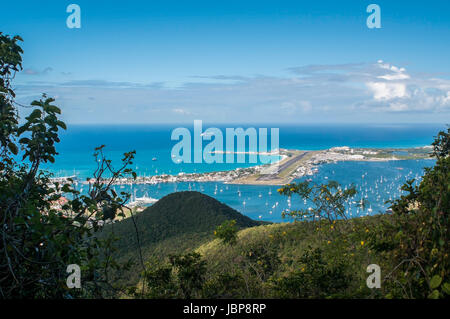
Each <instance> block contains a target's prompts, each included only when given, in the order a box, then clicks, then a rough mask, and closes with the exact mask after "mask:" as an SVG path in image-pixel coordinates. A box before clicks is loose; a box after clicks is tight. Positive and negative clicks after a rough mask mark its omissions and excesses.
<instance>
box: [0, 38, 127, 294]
mask: <svg viewBox="0 0 450 319" xmlns="http://www.w3.org/2000/svg"><path fill="white" fill-rule="evenodd" d="M21 41H22V39H21V38H20V37H19V36H15V37H12V38H11V37H10V36H7V35H3V34H2V33H0V157H1V161H0V219H1V221H2V227H1V228H0V296H1V297H2V298H73V297H80V296H82V297H105V296H106V295H110V294H112V293H114V292H115V288H117V287H114V286H113V284H112V283H111V278H110V271H109V270H110V269H115V270H120V269H125V268H126V267H127V266H128V265H122V266H121V265H118V264H117V263H116V262H115V260H114V258H113V257H112V253H113V247H112V243H113V242H114V238H112V237H108V238H106V239H104V240H100V239H98V238H97V237H96V236H95V231H97V230H99V229H101V227H102V225H103V224H104V220H105V219H106V217H108V218H111V219H112V218H114V217H115V214H116V212H119V214H123V210H124V209H127V208H126V206H125V203H126V202H127V200H128V199H129V197H130V195H129V194H127V193H121V194H119V195H118V194H116V193H115V192H114V190H113V189H112V188H111V185H112V184H113V183H114V182H115V181H116V180H117V179H118V178H121V177H123V176H130V175H131V176H134V177H135V174H134V173H133V172H132V170H131V169H129V168H128V166H129V165H131V164H132V163H133V159H134V154H135V153H134V152H129V153H125V154H124V158H123V159H122V165H121V167H120V168H119V169H117V170H115V169H114V168H113V167H112V163H111V161H110V160H108V159H106V158H105V157H104V155H103V151H102V149H103V146H102V147H99V148H97V149H96V150H95V154H94V155H95V157H96V159H97V164H98V167H97V169H96V171H95V172H94V178H93V179H92V180H91V182H90V183H89V192H88V195H83V194H80V192H78V191H76V190H75V189H74V187H73V180H70V179H69V180H67V182H65V183H58V182H55V181H53V180H52V175H51V174H50V173H49V172H46V171H42V170H41V169H40V166H41V164H43V163H53V162H54V161H55V156H56V155H57V152H56V144H57V143H58V142H59V135H58V132H59V130H60V129H66V125H65V124H64V123H63V122H62V121H60V120H59V119H58V117H59V115H60V114H61V110H60V109H59V108H58V107H57V106H56V105H54V104H53V103H54V102H55V100H54V99H53V98H50V97H47V96H46V95H45V94H44V95H43V96H42V99H40V100H39V101H33V102H32V103H31V105H30V106H29V107H30V108H31V109H32V110H31V112H30V114H29V115H28V116H27V117H26V118H25V119H24V123H23V124H21V125H20V124H19V112H18V106H19V104H17V103H16V102H15V92H14V90H13V89H12V87H11V84H12V83H11V82H12V80H13V79H14V76H15V74H16V72H19V71H21V70H22V57H21V54H22V53H23V51H22V49H21V47H20V45H19V42H21ZM20 157H21V160H19V158H20ZM63 196H65V197H68V201H67V202H66V203H64V204H62V206H61V207H60V206H59V205H55V203H57V202H58V201H60V200H61V198H62V197H63ZM105 212H109V215H108V216H106V215H105ZM70 264H77V265H79V266H80V268H81V271H82V288H81V289H71V290H70V289H68V287H67V286H66V278H67V276H68V274H67V273H66V269H67V266H68V265H70Z"/></svg>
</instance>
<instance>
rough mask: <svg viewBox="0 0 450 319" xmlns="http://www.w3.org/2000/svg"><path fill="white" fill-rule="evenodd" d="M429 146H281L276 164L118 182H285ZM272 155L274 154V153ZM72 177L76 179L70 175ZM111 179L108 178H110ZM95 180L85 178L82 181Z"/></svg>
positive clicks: (419, 154)
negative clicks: (331, 166)
mask: <svg viewBox="0 0 450 319" xmlns="http://www.w3.org/2000/svg"><path fill="white" fill-rule="evenodd" d="M429 148H430V147H429V146H422V147H415V148H383V149H382V148H350V147H348V146H341V147H332V148H329V149H325V150H319V151H304V150H288V149H280V150H279V154H278V155H280V159H279V160H278V161H277V162H275V163H273V164H264V165H256V166H252V167H246V168H236V169H233V170H228V171H214V172H206V173H178V174H177V175H170V174H162V175H154V176H138V177H137V178H136V180H133V179H132V178H122V179H119V180H117V182H115V183H114V184H115V185H125V184H158V183H177V182H223V183H226V184H242V185H273V186H278V185H285V184H289V183H291V182H292V181H293V180H294V179H297V178H300V177H303V176H309V175H313V174H315V172H317V170H318V168H317V166H319V165H321V164H325V163H331V162H342V161H378V162H380V161H381V162H382V161H398V160H408V159H430V156H429V152H428V151H427V150H428V149H429ZM271 154H272V155H273V153H271ZM68 178H69V177H59V178H52V179H51V180H52V181H53V182H55V181H58V182H62V181H67V180H68ZM70 178H72V179H73V178H74V176H71V177H70ZM107 180H108V179H105V181H107ZM92 182H93V180H92V179H91V180H89V179H88V180H86V181H82V182H81V183H82V184H89V183H92Z"/></svg>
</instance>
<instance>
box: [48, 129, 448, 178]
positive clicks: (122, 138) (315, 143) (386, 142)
mask: <svg viewBox="0 0 450 319" xmlns="http://www.w3.org/2000/svg"><path fill="white" fill-rule="evenodd" d="M179 126H180V125H175V124H174V125H152V126H144V125H134V126H129V125H115V126H113V125H107V126H105V125H101V126H93V125H89V126H81V125H69V126H68V130H67V131H65V132H62V134H61V143H60V144H58V146H57V151H58V152H59V153H60V155H59V156H57V158H56V163H55V164H54V165H52V166H50V167H49V168H50V169H51V170H52V172H53V173H54V174H55V175H56V176H67V175H74V174H75V175H77V176H79V177H82V178H85V177H88V176H91V175H92V172H93V170H94V168H95V166H96V162H95V160H94V158H93V156H92V154H93V152H94V148H95V147H97V146H100V145H103V144H104V145H106V148H105V154H106V155H107V157H108V158H110V159H111V160H113V163H116V166H118V165H119V164H120V159H121V158H122V155H123V153H124V152H126V151H130V150H136V152H137V154H136V159H135V164H134V167H133V168H134V169H135V170H136V171H137V172H138V174H139V175H146V176H150V175H157V174H164V173H165V174H178V173H179V172H212V171H219V170H231V169H235V168H237V167H249V166H254V165H255V164H254V163H253V164H252V163H248V157H247V158H246V163H243V164H238V163H234V164H227V163H222V164H218V163H213V164H206V163H202V164H194V163H180V164H177V163H174V162H173V161H172V157H171V150H172V147H173V146H174V145H175V144H176V143H177V141H172V140H171V138H170V137H171V132H172V130H173V129H175V128H176V127H179ZM208 127H214V125H207V124H203V129H204V130H205V129H206V128H208ZM215 127H218V128H220V129H221V130H222V132H225V128H226V127H232V128H235V127H243V128H244V129H245V128H248V127H250V126H249V125H241V126H239V125H235V124H234V125H229V126H228V125H216V126H215ZM260 127H263V128H269V129H268V131H269V132H270V128H272V127H278V128H279V132H280V137H279V146H280V147H281V148H288V149H303V150H318V149H325V148H330V147H334V146H344V145H346V146H350V147H416V146H424V145H429V144H430V143H431V142H432V141H433V136H435V135H436V134H437V133H438V131H439V130H440V129H442V128H443V127H442V126H438V125H298V126H292V125H291V126H286V125H284V126H281V125H274V124H271V125H269V124H268V125H260V126H258V127H256V128H260ZM186 128H188V129H190V130H191V131H192V125H190V126H189V125H187V126H186ZM224 135H225V133H224ZM269 141H270V137H269ZM207 143H208V142H206V141H205V142H204V144H203V145H206V144H207ZM269 145H270V144H269ZM224 146H225V143H224ZM236 150H237V149H236ZM238 151H243V150H238ZM153 158H156V159H157V160H156V161H153V160H152V159H153ZM258 163H259V162H258ZM258 163H256V164H258Z"/></svg>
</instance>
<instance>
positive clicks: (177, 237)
mask: <svg viewBox="0 0 450 319" xmlns="http://www.w3.org/2000/svg"><path fill="white" fill-rule="evenodd" d="M226 220H236V226H237V227H238V228H239V229H241V228H246V227H252V226H257V225H261V224H262V222H257V221H254V220H252V219H250V218H248V217H246V216H244V215H242V214H241V213H239V212H238V211H236V210H234V209H233V208H231V207H229V206H227V205H225V204H223V203H221V202H219V201H217V200H216V199H214V198H212V197H210V196H207V195H205V194H202V193H199V192H193V191H184V192H176V193H172V194H169V195H167V196H165V197H163V198H161V199H160V200H159V201H158V202H156V203H155V204H154V205H153V206H151V207H148V208H147V209H145V210H144V211H143V212H141V213H138V214H135V215H134V222H135V223H134V222H133V219H132V218H127V219H124V220H122V221H119V222H116V223H114V224H111V225H108V226H107V227H105V228H104V230H103V231H102V233H101V235H100V236H101V237H105V235H107V234H109V233H111V232H113V234H114V236H116V237H117V238H118V241H117V242H116V243H115V246H116V247H117V249H118V251H117V256H119V257H120V260H122V261H123V260H126V259H130V258H131V259H133V261H134V262H135V266H134V267H133V268H132V271H130V272H129V274H127V275H125V276H129V278H125V279H126V280H127V281H128V280H130V281H131V282H135V281H136V280H137V279H138V278H137V276H138V274H139V273H140V272H141V271H142V267H139V250H138V247H139V245H138V236H139V242H140V247H141V251H142V256H143V259H144V261H149V260H153V259H157V260H160V259H163V258H164V257H167V256H169V255H171V254H179V253H183V252H185V251H189V250H192V249H193V248H195V247H198V246H199V245H201V244H203V243H205V242H207V241H209V240H211V239H213V237H214V235H213V232H214V229H215V228H216V227H217V226H219V225H220V224H222V223H223V222H224V221H226ZM136 229H137V232H136Z"/></svg>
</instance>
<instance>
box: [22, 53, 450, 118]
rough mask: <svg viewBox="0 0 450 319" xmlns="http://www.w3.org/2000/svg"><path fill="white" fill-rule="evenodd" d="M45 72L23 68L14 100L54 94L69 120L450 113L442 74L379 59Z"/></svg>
mask: <svg viewBox="0 0 450 319" xmlns="http://www.w3.org/2000/svg"><path fill="white" fill-rule="evenodd" d="M28 70H32V69H28ZM50 72H55V70H54V69H53V68H51V67H48V68H46V69H44V71H40V72H39V71H33V72H31V71H29V72H26V71H25V72H24V74H22V75H21V78H20V82H19V83H20V84H18V85H17V94H18V95H17V97H18V102H19V103H21V104H27V103H30V102H31V101H32V100H33V99H38V98H40V94H41V93H47V94H48V95H49V96H53V97H55V98H56V100H57V101H56V103H57V104H58V105H60V106H61V107H62V110H63V118H64V120H65V121H67V122H68V123H84V124H89V123H105V124H106V123H124V124H133V123H171V122H172V123H173V122H192V121H193V120H195V119H200V120H203V121H205V122H211V123H233V122H239V123H243V122H248V123H258V122H260V123H263V122H265V123H267V122H276V123H305V122H307V123H311V122H333V123H339V122H342V123H345V122H352V123H358V122H378V123H394V122H435V123H442V122H445V121H446V120H447V122H448V119H450V80H449V79H448V78H446V75H445V74H444V75H442V74H427V73H411V72H409V71H408V70H407V69H406V68H405V67H404V66H400V65H393V64H391V63H389V62H385V61H383V60H378V61H376V62H372V63H352V64H328V65H325V64H324V65H306V66H300V67H292V68H289V69H287V70H286V72H285V75H284V76H268V75H252V76H243V75H224V74H218V75H215V76H202V75H193V76H191V77H190V78H191V79H192V81H190V82H185V83H184V84H182V85H179V86H176V87H173V86H168V85H166V83H164V82H162V81H161V82H151V83H133V82H125V81H124V82H114V81H107V80H104V79H85V80H82V79H66V80H63V81H45V75H46V74H47V73H50ZM60 73H61V74H62V73H63V72H60ZM39 77H40V78H39ZM66 77H67V76H66ZM69 77H70V76H69ZM24 112H27V110H26V109H25V110H24Z"/></svg>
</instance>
